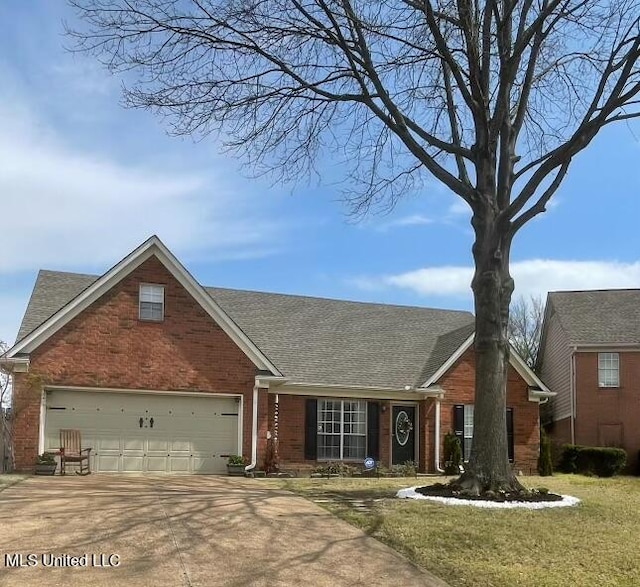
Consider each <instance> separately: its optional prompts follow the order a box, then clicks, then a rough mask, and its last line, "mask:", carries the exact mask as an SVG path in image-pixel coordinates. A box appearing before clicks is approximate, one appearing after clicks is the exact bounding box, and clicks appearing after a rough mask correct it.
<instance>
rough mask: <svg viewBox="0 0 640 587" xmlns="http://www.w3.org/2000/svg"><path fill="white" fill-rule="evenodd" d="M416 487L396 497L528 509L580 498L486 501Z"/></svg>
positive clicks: (562, 504)
mask: <svg viewBox="0 0 640 587" xmlns="http://www.w3.org/2000/svg"><path fill="white" fill-rule="evenodd" d="M417 487H418V486H416V487H408V488H407V489H400V490H399V491H398V493H396V497H399V498H400V499H428V500H429V501H437V502H439V503H444V504H446V505H471V506H474V507H477V508H488V509H505V510H508V509H515V508H522V509H527V510H542V509H545V508H565V507H570V506H574V505H578V504H579V503H580V500H579V499H578V498H577V497H572V496H571V495H563V496H561V497H562V500H561V501H505V502H499V501H485V500H482V499H458V498H457V497H440V496H437V495H423V494H422V493H418V492H417V491H416V489H417Z"/></svg>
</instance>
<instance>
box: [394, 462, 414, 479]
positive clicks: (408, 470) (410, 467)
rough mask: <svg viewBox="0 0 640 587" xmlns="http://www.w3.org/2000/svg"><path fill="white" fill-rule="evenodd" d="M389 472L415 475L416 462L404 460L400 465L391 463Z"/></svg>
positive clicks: (409, 475)
mask: <svg viewBox="0 0 640 587" xmlns="http://www.w3.org/2000/svg"><path fill="white" fill-rule="evenodd" d="M391 474H392V475H399V476H400V477H417V475H418V463H416V462H415V461H405V462H404V463H402V464H401V465H393V467H391Z"/></svg>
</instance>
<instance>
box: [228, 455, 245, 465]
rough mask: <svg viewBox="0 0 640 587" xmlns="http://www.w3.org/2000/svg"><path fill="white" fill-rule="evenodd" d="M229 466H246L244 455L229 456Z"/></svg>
mask: <svg viewBox="0 0 640 587" xmlns="http://www.w3.org/2000/svg"><path fill="white" fill-rule="evenodd" d="M227 464H228V465H244V457H243V456H242V455H229V458H228V459H227Z"/></svg>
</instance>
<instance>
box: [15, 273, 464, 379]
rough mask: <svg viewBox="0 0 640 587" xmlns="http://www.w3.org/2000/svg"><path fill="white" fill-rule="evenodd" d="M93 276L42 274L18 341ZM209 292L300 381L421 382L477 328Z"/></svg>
mask: <svg viewBox="0 0 640 587" xmlns="http://www.w3.org/2000/svg"><path fill="white" fill-rule="evenodd" d="M96 279H97V276H94V275H79V274H74V273H62V272H58V271H44V270H43V271H40V273H39V274H38V278H37V280H36V284H35V287H34V291H33V293H32V295H31V299H30V301H29V304H28V306H27V311H26V313H25V316H24V318H23V321H22V325H21V326H20V330H19V333H18V340H21V339H22V338H24V337H25V336H26V335H27V334H29V333H30V332H31V331H32V330H34V329H35V328H36V327H38V326H39V325H40V324H41V323H42V322H44V321H45V320H46V319H47V318H49V317H50V316H52V315H53V314H54V313H55V312H56V311H57V310H59V309H61V308H62V307H63V306H64V305H66V304H67V303H68V302H70V301H71V300H72V299H73V298H75V297H76V296H77V295H78V294H79V293H81V292H82V291H83V290H84V289H85V288H87V287H88V286H89V285H91V283H93V281H95V280H96ZM206 290H207V292H208V293H209V295H211V297H212V298H213V299H214V300H215V301H216V302H217V303H218V304H219V305H220V307H221V308H222V309H223V310H224V311H225V312H226V313H227V314H228V315H229V316H230V317H231V319H232V320H234V322H235V323H236V324H237V325H238V326H239V327H240V328H241V329H242V330H243V331H244V332H245V334H246V335H247V336H248V337H249V338H250V339H251V340H252V341H253V342H254V344H256V345H257V346H258V348H259V349H260V350H261V351H262V352H263V353H264V354H265V355H266V356H267V357H268V358H269V360H271V361H272V362H273V363H274V364H275V365H276V366H277V368H278V369H279V370H280V371H281V372H282V373H283V374H284V375H285V376H286V377H289V378H291V379H292V380H293V381H296V382H302V383H320V384H337V385H363V386H371V387H396V388H398V387H404V386H405V385H412V386H413V385H421V384H422V383H424V382H425V381H426V380H427V379H428V378H429V376H431V375H432V374H433V373H435V372H436V371H437V369H438V368H439V367H440V366H441V365H442V364H443V363H444V362H445V361H446V359H447V358H448V357H449V356H450V355H451V354H452V353H453V352H454V351H455V350H456V349H457V348H458V347H459V346H460V345H461V344H462V343H463V342H464V340H465V339H466V338H468V336H469V334H470V333H471V332H472V331H473V315H472V314H471V313H469V312H461V311H451V310H437V309H430V308H419V307H410V306H393V305H386V304H371V303H363V302H348V301H341V300H330V299H323V298H313V297H304V296H294V295H284V294H273V293H262V292H252V291H242V290H233V289H223V288H215V287H208V288H206Z"/></svg>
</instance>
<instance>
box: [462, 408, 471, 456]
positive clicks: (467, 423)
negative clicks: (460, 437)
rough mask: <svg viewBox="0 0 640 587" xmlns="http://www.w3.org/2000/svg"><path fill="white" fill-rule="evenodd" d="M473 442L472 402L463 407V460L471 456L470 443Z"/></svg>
mask: <svg viewBox="0 0 640 587" xmlns="http://www.w3.org/2000/svg"><path fill="white" fill-rule="evenodd" d="M472 442H473V404H467V405H466V406H465V407H464V442H463V443H462V444H463V447H464V460H465V462H466V461H468V460H469V459H470V458H471V443H472Z"/></svg>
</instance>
